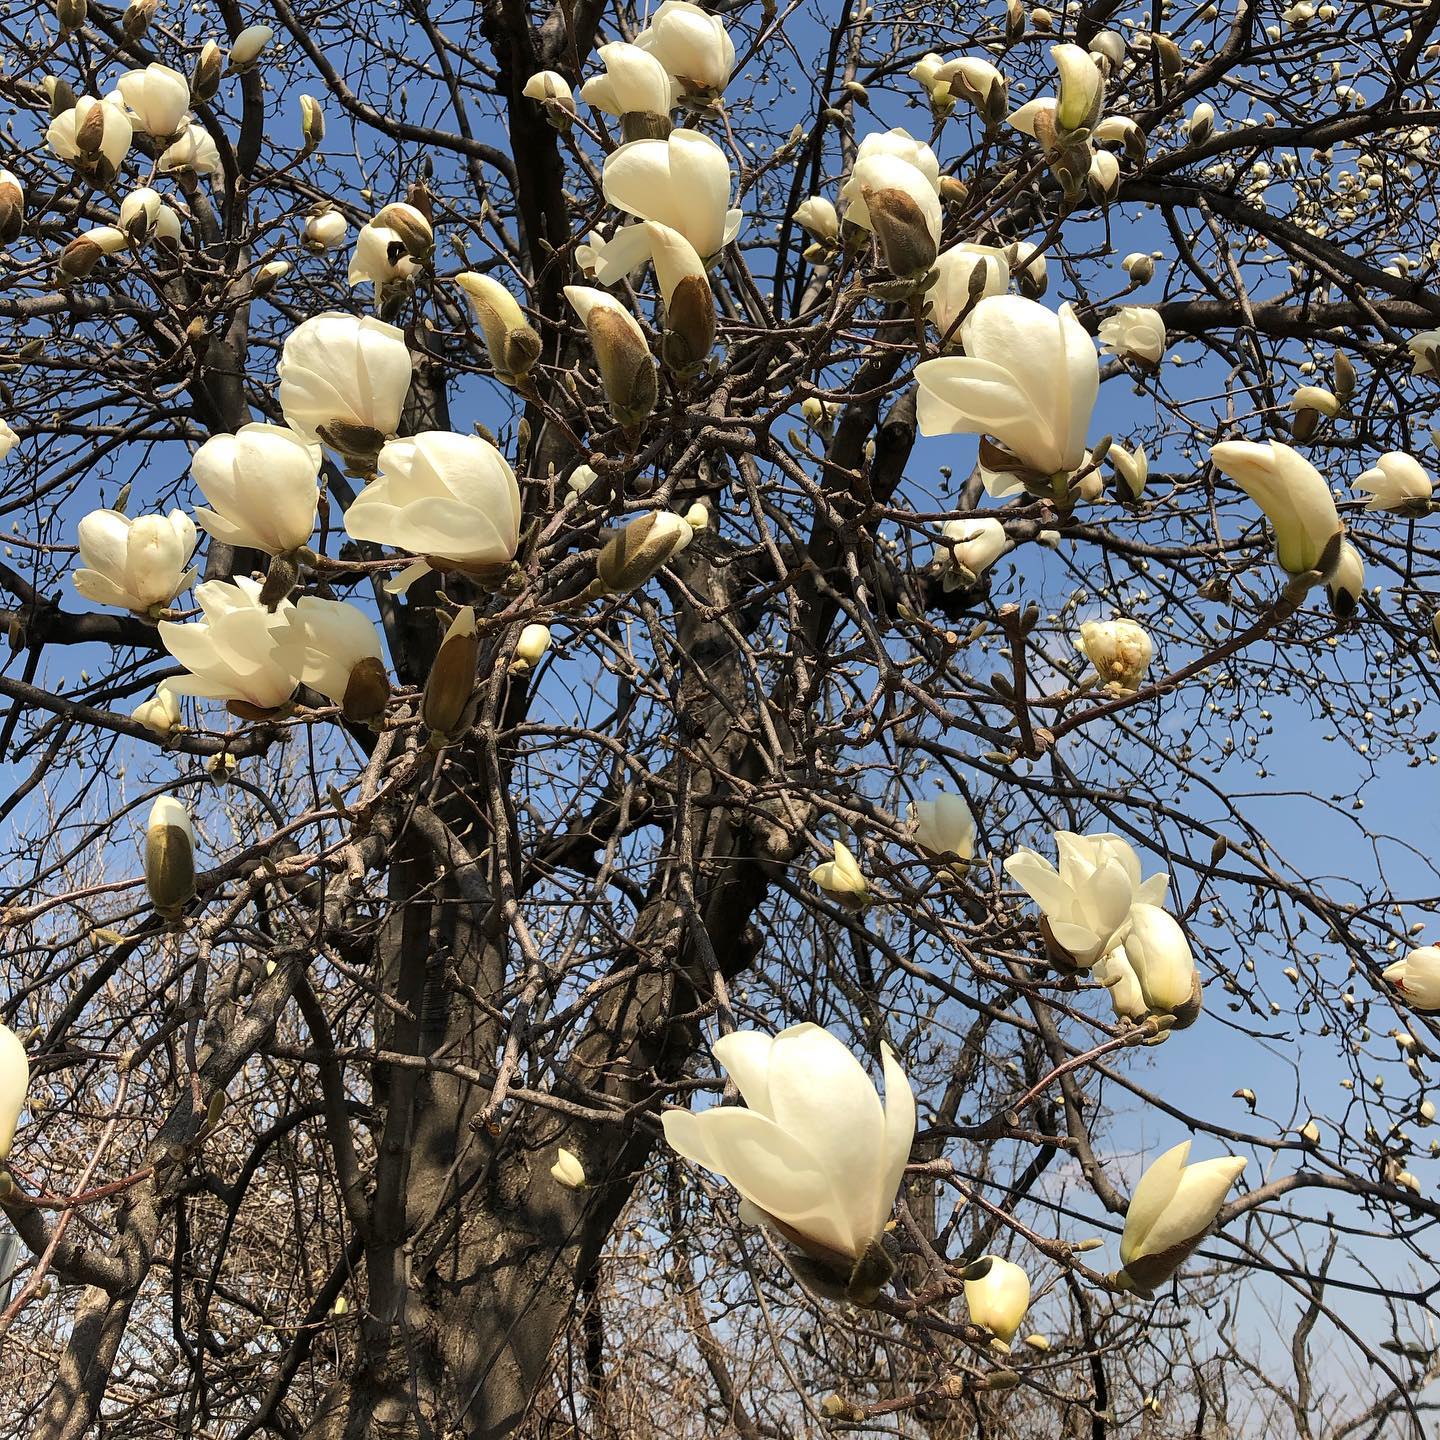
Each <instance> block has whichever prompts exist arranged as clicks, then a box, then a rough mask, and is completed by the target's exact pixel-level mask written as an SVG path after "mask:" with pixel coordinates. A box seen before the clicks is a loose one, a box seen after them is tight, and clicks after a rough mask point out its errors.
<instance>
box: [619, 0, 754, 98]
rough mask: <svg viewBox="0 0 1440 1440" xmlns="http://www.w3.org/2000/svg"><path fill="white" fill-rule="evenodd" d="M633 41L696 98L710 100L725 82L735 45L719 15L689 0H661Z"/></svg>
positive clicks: (732, 61)
mask: <svg viewBox="0 0 1440 1440" xmlns="http://www.w3.org/2000/svg"><path fill="white" fill-rule="evenodd" d="M635 44H636V45H637V46H638V47H639V48H640V49H642V50H645V51H647V52H648V53H649V54H651V55H653V56H654V57H655V58H656V59H657V60H659V61H660V63H661V64H662V65H663V66H664V67H665V69H666V70H667V71H668V72H669V73H670V74H671V75H673V76H674V77H675V80H676V82H677V83H678V84H679V86H680V88H681V90H682V91H683V92H684V93H685V94H686V95H689V96H692V97H694V98H695V99H697V100H713V99H715V98H716V97H717V96H719V95H720V94H721V93H722V92H723V91H724V89H725V86H726V85H727V84H728V83H729V80H730V72H731V71H732V70H733V69H734V67H735V45H734V43H733V42H732V41H731V39H730V36H729V33H728V32H727V31H726V29H725V26H724V23H723V22H722V21H721V20H720V18H719V16H717V15H711V14H708V13H707V12H706V11H705V10H703V9H702V8H701V7H700V6H699V5H693V4H691V3H689V0H661V4H660V5H659V7H658V8H657V9H656V10H655V12H654V14H653V15H652V16H651V18H650V23H649V25H647V26H646V27H645V29H644V30H642V31H641V32H640V33H639V34H638V35H637V36H636V37H635Z"/></svg>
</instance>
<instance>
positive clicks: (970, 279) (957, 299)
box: [925, 243, 1010, 346]
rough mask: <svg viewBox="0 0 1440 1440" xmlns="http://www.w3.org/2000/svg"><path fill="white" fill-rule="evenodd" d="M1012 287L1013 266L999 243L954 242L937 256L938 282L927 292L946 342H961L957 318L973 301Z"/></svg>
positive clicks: (932, 318) (932, 315) (932, 316)
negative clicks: (1011, 267)
mask: <svg viewBox="0 0 1440 1440" xmlns="http://www.w3.org/2000/svg"><path fill="white" fill-rule="evenodd" d="M1009 287H1010V266H1009V264H1008V262H1007V261H1006V259H1005V251H1004V250H1002V249H1001V248H1000V247H998V246H995V245H971V244H969V243H965V244H960V245H952V246H951V247H950V248H949V249H948V250H942V251H941V252H940V254H939V255H938V256H937V257H936V259H935V283H934V284H933V285H932V286H931V287H930V289H929V290H927V291H926V292H925V298H926V299H927V300H929V302H930V323H931V324H932V325H933V326H934V327H935V328H936V330H938V331H939V332H940V334H941V336H942V337H944V336H949V339H948V340H946V342H945V343H946V345H947V346H949V345H958V344H959V343H960V337H959V334H958V332H957V331H956V329H955V322H956V321H957V320H958V319H959V318H960V316H961V315H962V314H963V313H964V312H965V311H966V310H967V309H968V308H970V307H971V305H972V302H973V304H977V305H978V304H979V303H980V301H981V300H984V299H987V298H988V297H989V296H991V295H1003V294H1004V293H1005V292H1006V290H1007V289H1009Z"/></svg>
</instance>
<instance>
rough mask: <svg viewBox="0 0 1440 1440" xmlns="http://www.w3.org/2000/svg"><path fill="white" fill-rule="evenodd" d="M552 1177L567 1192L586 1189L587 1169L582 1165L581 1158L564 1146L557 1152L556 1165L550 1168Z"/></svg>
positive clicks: (558, 1148)
mask: <svg viewBox="0 0 1440 1440" xmlns="http://www.w3.org/2000/svg"><path fill="white" fill-rule="evenodd" d="M550 1176H551V1178H552V1179H553V1180H554V1181H555V1182H556V1183H557V1184H559V1185H563V1186H564V1187H565V1188H566V1189H567V1190H583V1189H584V1188H585V1167H584V1166H583V1165H582V1164H581V1163H580V1157H579V1156H578V1155H576V1154H575V1153H574V1151H572V1150H567V1149H566V1148H565V1147H564V1146H563V1145H561V1146H559V1147H557V1149H556V1151H555V1163H554V1164H553V1165H552V1166H551V1167H550Z"/></svg>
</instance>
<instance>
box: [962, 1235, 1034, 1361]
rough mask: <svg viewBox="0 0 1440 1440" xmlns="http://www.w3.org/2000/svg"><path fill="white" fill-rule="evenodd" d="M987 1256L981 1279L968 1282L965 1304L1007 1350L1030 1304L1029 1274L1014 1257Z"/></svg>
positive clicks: (973, 1318)
mask: <svg viewBox="0 0 1440 1440" xmlns="http://www.w3.org/2000/svg"><path fill="white" fill-rule="evenodd" d="M984 1258H987V1259H988V1260H989V1261H990V1268H989V1270H987V1271H986V1272H985V1274H984V1275H983V1276H981V1277H980V1279H978V1280H967V1281H966V1282H965V1304H966V1306H967V1308H968V1309H969V1311H970V1319H971V1321H972V1322H973V1323H974V1324H976V1325H980V1326H982V1327H983V1328H984V1329H986V1330H988V1331H989V1332H990V1333H991V1334H992V1335H993V1336H994V1337H995V1338H996V1339H997V1340H998V1341H999V1342H1000V1343H1001V1344H1002V1345H1003V1346H1004V1347H1005V1349H1007V1350H1008V1349H1009V1348H1010V1342H1011V1341H1012V1340H1013V1339H1014V1338H1015V1332H1016V1331H1017V1330H1018V1329H1019V1328H1020V1322H1021V1321H1022V1320H1023V1319H1024V1318H1025V1312H1026V1311H1027V1310H1028V1309H1029V1308H1030V1277H1029V1276H1028V1275H1027V1274H1026V1273H1025V1272H1024V1271H1023V1270H1022V1269H1021V1268H1020V1267H1019V1266H1018V1265H1016V1264H1015V1263H1014V1262H1013V1261H1010V1260H1003V1259H1001V1257H1000V1256H998V1255H990V1256H987V1257H984Z"/></svg>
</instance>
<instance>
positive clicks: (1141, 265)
mask: <svg viewBox="0 0 1440 1440" xmlns="http://www.w3.org/2000/svg"><path fill="white" fill-rule="evenodd" d="M1120 266H1121V268H1122V269H1123V270H1124V271H1125V273H1126V274H1127V275H1128V276H1129V277H1130V279H1131V280H1132V281H1133V282H1134V283H1135V284H1136V285H1148V284H1149V283H1150V282H1151V281H1152V280H1153V279H1154V278H1155V261H1154V260H1153V259H1152V258H1151V257H1150V256H1149V255H1147V254H1146V253H1145V252H1144V251H1143V250H1135V251H1132V252H1131V253H1130V254H1129V255H1127V256H1126V257H1125V258H1124V259H1123V260H1122V261H1121V262H1120Z"/></svg>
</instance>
